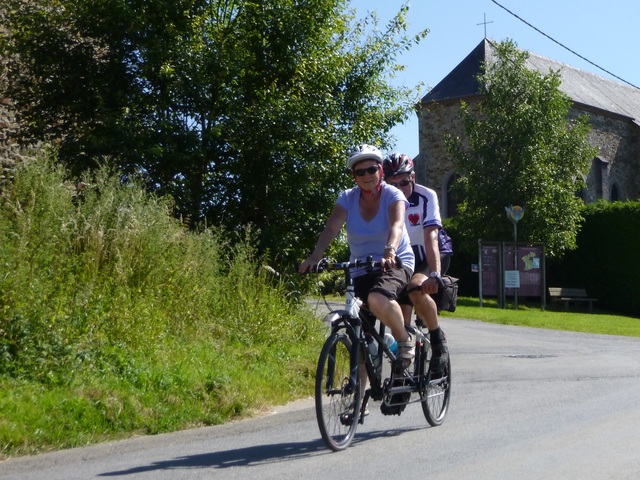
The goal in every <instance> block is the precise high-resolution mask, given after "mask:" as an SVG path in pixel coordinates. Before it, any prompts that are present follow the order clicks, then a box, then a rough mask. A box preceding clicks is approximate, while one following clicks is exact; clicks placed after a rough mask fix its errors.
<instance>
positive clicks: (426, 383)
mask: <svg viewBox="0 0 640 480" xmlns="http://www.w3.org/2000/svg"><path fill="white" fill-rule="evenodd" d="M425 350H426V349H425ZM426 353H427V352H426V351H425V352H424V354H423V355H422V373H423V375H424V376H423V377H422V378H423V380H422V381H423V385H422V388H421V389H420V401H421V403H422V411H423V413H424V416H425V418H426V419H427V422H429V425H431V426H432V427H437V426H438V425H441V424H442V422H443V421H444V417H445V416H446V415H447V409H448V408H449V399H450V397H451V357H449V358H448V361H447V366H446V369H445V371H444V372H443V375H442V376H441V377H439V378H436V379H432V378H431V376H430V375H427V374H428V372H429V359H428V358H427V355H426Z"/></svg>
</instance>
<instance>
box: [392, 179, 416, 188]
mask: <svg viewBox="0 0 640 480" xmlns="http://www.w3.org/2000/svg"><path fill="white" fill-rule="evenodd" d="M387 183H388V184H389V185H391V186H392V187H396V188H400V187H406V186H407V185H409V184H410V183H411V180H402V181H401V182H397V183H396V182H390V181H388V180H387Z"/></svg>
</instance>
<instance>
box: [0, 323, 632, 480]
mask: <svg viewBox="0 0 640 480" xmlns="http://www.w3.org/2000/svg"><path fill="white" fill-rule="evenodd" d="M443 327H444V328H445V331H446V332H447V335H448V339H449V346H450V350H451V354H452V362H453V374H454V377H453V381H454V390H453V393H452V402H451V409H450V411H449V415H448V416H447V418H446V420H445V423H444V424H443V425H442V426H440V427H437V428H431V427H429V426H428V424H427V422H426V421H425V419H424V417H423V415H422V411H421V408H420V407H419V405H417V404H416V405H410V406H409V407H407V409H406V410H405V412H404V413H403V414H402V416H400V417H397V416H392V417H385V416H383V415H382V414H381V413H380V411H379V404H378V403H374V404H373V405H372V408H371V415H369V416H368V417H367V418H366V422H365V424H364V425H362V426H360V427H359V429H358V432H357V434H356V438H355V440H354V443H353V444H352V446H351V447H350V448H349V449H347V450H346V451H345V452H341V453H331V452H329V451H328V450H327V449H326V448H325V447H324V445H323V444H322V441H321V440H320V438H319V433H318V428H317V425H316V420H315V414H314V410H313V401H312V400H311V399H307V400H303V401H299V402H295V403H293V404H290V405H287V406H285V407H279V408H276V409H275V410H274V412H273V413H271V414H269V415H266V416H263V417H261V418H256V419H251V420H245V421H241V422H235V423H232V424H228V425H223V426H218V427H209V428H200V429H196V430H190V431H185V432H179V433H175V434H167V435H158V436H152V437H141V438H135V439H132V440H127V441H121V442H115V443H109V444H104V445H98V446H93V447H87V448H78V449H73V450H67V451H62V452H56V453H50V454H44V455H39V456H35V457H27V458H18V459H11V460H8V461H5V462H3V463H0V478H1V479H5V480H9V479H29V480H58V479H59V480H73V479H105V478H116V479H117V478H121V479H154V480H155V479H160V480H163V479H167V480H168V479H171V480H175V479H225V480H234V479H249V478H259V479H261V480H265V479H299V478H305V479H311V480H315V479H323V480H325V479H327V478H340V477H343V476H344V478H349V479H360V478H362V479H365V478H366V479H371V478H378V477H380V476H382V477H383V478H394V479H395V478H402V479H427V478H438V479H457V480H459V479H492V480H494V479H509V480H512V479H545V480H549V479H580V480H589V479H607V478H611V479H636V478H638V477H639V476H640V339H637V338H635V339H634V338H622V337H611V336H601V335H588V334H579V333H571V332H557V331H549V330H541V329H530V328H521V327H513V326H502V325H491V324H483V323H480V322H473V321H467V320H459V319H445V320H443Z"/></svg>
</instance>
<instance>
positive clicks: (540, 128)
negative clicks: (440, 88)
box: [447, 41, 595, 256]
mask: <svg viewBox="0 0 640 480" xmlns="http://www.w3.org/2000/svg"><path fill="white" fill-rule="evenodd" d="M494 47H495V58H494V59H493V60H492V61H490V62H487V63H486V64H485V65H484V73H483V74H481V75H479V76H478V81H479V84H480V88H481V93H482V94H483V98H482V100H481V101H480V102H479V104H477V106H475V107H474V106H471V105H469V104H465V103H463V105H462V108H461V112H462V118H463V121H464V128H465V134H466V137H467V140H468V143H463V141H462V140H461V139H460V138H453V137H449V138H448V140H447V144H448V148H449V151H450V152H451V153H452V155H453V156H454V158H455V161H456V164H457V169H458V172H459V173H460V178H459V179H458V181H457V182H456V187H455V188H457V189H458V195H459V197H460V198H462V199H463V200H462V202H461V204H460V205H459V215H458V218H457V220H456V222H458V226H459V228H460V231H461V233H462V234H463V237H464V238H466V239H467V243H466V245H465V246H464V247H465V250H467V251H468V252H473V251H474V250H476V249H477V240H478V239H484V240H505V239H511V238H512V235H513V233H512V232H513V227H512V225H511V223H510V222H509V221H508V220H507V217H506V215H505V207H507V206H511V205H519V206H521V207H523V208H524V209H525V215H524V218H523V220H522V221H520V222H519V223H518V240H519V241H520V240H522V241H529V242H544V243H545V246H546V252H547V255H549V256H561V255H562V254H563V252H565V251H567V250H570V249H573V248H575V246H576V235H577V233H578V230H579V228H580V223H581V221H582V216H581V214H580V205H581V203H582V200H581V199H579V198H578V197H577V196H576V192H577V191H578V190H580V188H581V187H582V185H583V176H584V175H586V173H587V172H588V169H589V162H590V160H591V159H592V158H593V156H594V155H595V150H594V149H593V148H591V147H590V146H589V145H588V143H587V140H586V137H587V134H588V132H589V125H588V123H587V119H586V117H579V118H577V119H574V120H570V119H569V111H570V108H571V100H570V99H569V98H568V97H567V96H566V95H565V94H563V93H562V92H561V91H560V90H559V87H560V84H561V78H560V74H559V72H557V71H550V72H549V73H547V74H542V73H540V72H538V71H534V70H529V69H527V67H526V61H527V58H528V53H527V52H524V51H520V50H518V49H517V47H516V45H515V44H514V43H513V42H512V41H505V42H501V43H498V44H497V45H495V46H494Z"/></svg>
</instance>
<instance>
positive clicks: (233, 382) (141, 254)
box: [0, 155, 323, 453]
mask: <svg viewBox="0 0 640 480" xmlns="http://www.w3.org/2000/svg"><path fill="white" fill-rule="evenodd" d="M172 208H173V205H172V203H171V201H170V200H169V199H166V198H158V197H154V196H149V195H148V194H146V193H145V190H144V189H143V188H142V185H141V183H140V181H139V180H137V179H132V178H129V179H127V181H126V182H125V181H123V180H122V178H121V177H120V176H119V175H118V174H117V173H116V172H112V171H110V170H109V169H108V168H102V169H100V170H98V171H97V172H95V173H94V174H87V175H86V176H85V177H84V182H83V183H82V184H76V183H75V182H72V181H69V178H68V172H67V171H66V170H65V169H64V168H62V167H60V166H57V165H56V163H55V158H53V157H52V156H51V155H42V156H41V157H40V158H38V159H35V160H32V161H29V162H27V163H25V164H24V165H23V166H21V167H19V168H18V169H17V170H16V171H15V173H14V180H13V181H12V182H11V183H8V184H5V185H3V190H2V196H1V197H0V392H1V393H0V412H1V413H0V448H1V449H2V451H3V452H5V453H20V452H28V451H35V450H38V449H40V448H45V447H48V446H51V445H54V446H74V445H78V444H82V443H86V442H91V441H97V440H100V439H103V438H110V437H112V436H113V435H119V434H123V433H124V434H126V433H131V432H135V431H146V432H151V433H154V432H159V431H167V430H173V429H177V428H185V427H187V426H192V425H199V424H211V423H219V422H221V421H224V420H227V419H229V418H231V417H233V416H237V415H245V414H247V413H249V412H251V411H253V410H255V409H256V408H261V407H262V406H263V405H267V404H273V403H282V402H286V401H287V400H289V399H290V398H292V397H296V396H300V395H307V394H310V393H311V388H312V384H313V382H312V380H311V379H312V377H313V371H314V365H315V360H316V358H317V353H318V351H319V348H320V343H321V341H322V339H323V333H322V330H321V325H319V323H320V322H314V321H313V316H312V315H311V314H310V312H306V311H304V310H301V308H300V307H299V306H298V305H297V304H296V303H295V301H294V297H293V296H290V295H289V292H288V290H287V288H286V282H285V281H283V280H282V279H281V278H280V277H277V276H274V275H273V274H271V273H270V270H269V269H265V268H262V267H261V265H262V264H263V263H265V262H266V261H267V259H266V258H260V257H258V256H257V254H256V251H255V249H254V248H253V246H252V245H253V241H252V238H253V233H252V232H251V231H249V230H243V231H245V232H247V233H244V234H242V235H239V234H231V233H230V232H225V231H223V230H221V229H215V228H209V229H207V230H204V231H200V232H190V231H188V230H187V229H186V228H185V227H184V225H182V224H181V223H180V222H179V221H178V220H176V219H175V218H174V217H173V216H172ZM238 231H240V229H239V230H238ZM8 405H11V408H8V407H7V406H8ZM56 415H59V419H58V420H56V421H50V420H47V419H48V418H56ZM35 432H40V433H39V434H36V433H35ZM42 432H44V433H42Z"/></svg>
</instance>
